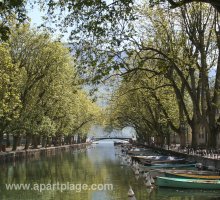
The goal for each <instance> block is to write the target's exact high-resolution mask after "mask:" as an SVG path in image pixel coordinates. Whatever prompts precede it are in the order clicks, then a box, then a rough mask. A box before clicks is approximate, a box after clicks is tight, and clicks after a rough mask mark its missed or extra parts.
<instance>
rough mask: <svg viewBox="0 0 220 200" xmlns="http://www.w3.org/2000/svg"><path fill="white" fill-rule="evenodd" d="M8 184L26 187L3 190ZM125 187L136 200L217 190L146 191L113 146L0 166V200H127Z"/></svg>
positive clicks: (198, 197)
mask: <svg viewBox="0 0 220 200" xmlns="http://www.w3.org/2000/svg"><path fill="white" fill-rule="evenodd" d="M115 153H116V154H115ZM6 184H7V185H6ZM8 184H11V185H10V186H13V187H14V186H21V184H23V186H25V187H26V186H30V187H29V189H26V188H25V189H18V188H17V189H15V188H13V189H6V186H7V187H8V186H9V185H8ZM12 184H16V185H12ZM17 184H18V185H17ZM25 184H26V185H25ZM61 184H63V185H62V187H63V190H61ZM82 184H84V185H86V188H84V189H83V188H82V187H83V186H82ZM94 184H95V185H94ZM53 186H56V187H55V188H53ZM92 186H96V187H97V188H98V189H97V188H96V189H94V188H93V187H92ZM112 186H113V188H112ZM129 186H131V187H132V189H133V191H134V193H135V198H136V200H147V199H150V200H211V199H212V200H214V199H215V200H217V199H220V190H219V191H200V190H176V189H165V188H154V189H148V188H146V186H145V185H144V180H143V178H141V177H137V176H135V175H134V173H133V171H132V170H131V168H130V167H128V166H122V165H120V158H119V157H118V156H117V152H116V150H115V149H114V146H113V143H100V144H97V145H93V146H91V147H89V148H88V149H87V150H78V151H76V150H75V151H73V152H63V153H60V154H58V155H56V156H50V157H43V158H41V159H39V160H33V161H21V162H17V163H10V164H7V165H2V166H0V200H119V199H121V200H127V199H129V198H128V195H127V193H128V190H129ZM68 187H69V188H68ZM40 189H41V191H40ZM102 189H103V190H102ZM135 198H133V199H135Z"/></svg>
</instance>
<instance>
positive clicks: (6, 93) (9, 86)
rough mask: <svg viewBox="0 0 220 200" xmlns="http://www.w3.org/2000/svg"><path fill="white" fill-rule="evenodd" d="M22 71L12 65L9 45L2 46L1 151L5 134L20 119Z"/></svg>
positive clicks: (0, 87) (0, 54)
mask: <svg viewBox="0 0 220 200" xmlns="http://www.w3.org/2000/svg"><path fill="white" fill-rule="evenodd" d="M20 78H21V74H20V70H19V68H18V65H16V64H13V63H12V59H11V57H10V52H9V45H8V44H6V43H3V44H1V45H0V83H1V84H0V150H1V147H2V146H1V145H2V139H3V133H4V131H5V129H6V127H7V125H8V123H9V122H10V121H12V120H13V119H16V118H18V117H19V112H20V109H21V101H20V99H19V96H20V90H19V85H20Z"/></svg>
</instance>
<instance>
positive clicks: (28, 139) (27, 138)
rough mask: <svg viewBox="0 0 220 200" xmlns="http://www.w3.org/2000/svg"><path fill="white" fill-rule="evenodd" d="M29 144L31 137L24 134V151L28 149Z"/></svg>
mask: <svg viewBox="0 0 220 200" xmlns="http://www.w3.org/2000/svg"><path fill="white" fill-rule="evenodd" d="M30 142H31V136H30V134H26V141H25V146H24V149H25V150H27V149H29V146H30Z"/></svg>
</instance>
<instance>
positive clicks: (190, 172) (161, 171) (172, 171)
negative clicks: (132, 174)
mask: <svg viewBox="0 0 220 200" xmlns="http://www.w3.org/2000/svg"><path fill="white" fill-rule="evenodd" d="M140 171H142V172H149V173H150V175H151V176H152V177H153V178H156V177H158V176H166V173H169V174H174V175H175V174H188V175H204V176H219V173H218V172H213V171H198V170H191V169H168V168H167V169H151V170H149V169H148V168H145V169H144V168H141V169H140ZM167 177H168V176H167Z"/></svg>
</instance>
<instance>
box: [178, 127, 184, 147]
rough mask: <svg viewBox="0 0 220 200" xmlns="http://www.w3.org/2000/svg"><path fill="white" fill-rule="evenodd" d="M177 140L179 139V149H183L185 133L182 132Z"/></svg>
mask: <svg viewBox="0 0 220 200" xmlns="http://www.w3.org/2000/svg"><path fill="white" fill-rule="evenodd" d="M179 138H180V148H181V149H183V148H185V147H186V133H185V132H184V131H183V130H182V131H181V132H180V133H179Z"/></svg>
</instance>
